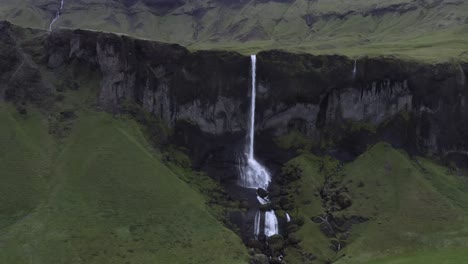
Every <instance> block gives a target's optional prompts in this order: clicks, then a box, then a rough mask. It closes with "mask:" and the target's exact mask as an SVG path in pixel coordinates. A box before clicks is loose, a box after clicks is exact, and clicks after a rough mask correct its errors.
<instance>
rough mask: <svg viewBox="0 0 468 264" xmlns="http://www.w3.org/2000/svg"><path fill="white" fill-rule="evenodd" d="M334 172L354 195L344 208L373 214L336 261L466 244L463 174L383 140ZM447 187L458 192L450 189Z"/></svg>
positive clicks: (467, 184)
mask: <svg viewBox="0 0 468 264" xmlns="http://www.w3.org/2000/svg"><path fill="white" fill-rule="evenodd" d="M338 177H341V181H342V182H343V183H345V184H346V187H347V188H348V189H349V192H350V194H351V196H352V200H353V205H352V206H351V207H350V208H348V209H347V210H346V211H345V213H347V214H351V215H353V214H355V215H363V216H366V217H369V218H370V219H371V220H370V221H369V222H368V223H366V224H363V225H360V226H358V227H357V228H356V229H355V231H354V232H353V233H354V235H353V236H352V237H351V244H350V246H349V247H347V248H346V249H345V251H344V252H343V253H346V256H344V257H343V258H342V259H341V260H340V261H338V262H337V263H365V261H372V260H373V259H377V258H379V259H380V258H383V257H388V259H391V258H392V256H394V255H401V254H404V253H407V254H408V253H410V252H419V251H434V252H437V251H439V250H442V251H443V250H446V249H447V248H449V249H456V248H463V247H466V245H468V229H467V228H466V224H467V220H468V218H467V214H468V210H467V208H466V206H460V205H461V204H466V203H467V202H468V200H467V197H466V195H464V193H467V192H468V179H467V178H466V177H460V176H457V175H455V174H452V173H450V172H448V171H447V170H446V168H444V167H442V166H439V165H436V164H434V163H433V162H431V161H428V160H422V161H421V162H419V163H417V162H416V161H415V160H413V159H411V158H410V157H409V156H408V155H407V154H406V153H404V152H401V151H398V150H395V149H393V148H391V146H389V145H387V144H383V143H380V144H377V145H376V146H374V147H372V148H371V149H369V151H367V152H366V153H364V154H363V155H361V156H360V157H359V158H358V159H357V160H355V161H354V162H352V163H351V164H347V165H345V167H344V170H343V173H342V175H340V176H338ZM444 179H445V180H447V181H444ZM361 182H362V183H364V186H360V185H359V183H361ZM448 189H450V190H456V191H457V193H456V194H455V195H451V194H450V191H447V190H448ZM457 194H459V195H457ZM456 252H458V251H456ZM441 254H442V253H441ZM389 263H392V262H389ZM397 263H398V262H397ZM429 263H438V262H435V261H434V262H429ZM451 263H457V262H451Z"/></svg>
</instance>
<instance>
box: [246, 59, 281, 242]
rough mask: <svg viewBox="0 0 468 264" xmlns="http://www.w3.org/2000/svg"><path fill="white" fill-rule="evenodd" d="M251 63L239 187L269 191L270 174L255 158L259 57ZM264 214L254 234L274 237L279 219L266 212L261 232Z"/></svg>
mask: <svg viewBox="0 0 468 264" xmlns="http://www.w3.org/2000/svg"><path fill="white" fill-rule="evenodd" d="M250 58H251V63H252V72H251V75H252V89H251V96H250V124H249V134H248V141H247V144H248V146H247V153H246V155H245V156H246V157H245V159H246V160H247V162H244V163H245V164H244V165H241V166H240V169H239V172H240V182H239V185H241V186H242V187H245V188H252V189H258V188H262V189H265V190H266V189H268V185H269V183H270V181H271V176H270V173H269V172H268V171H267V169H266V168H265V167H264V166H263V165H262V164H260V163H259V162H258V161H257V160H256V159H255V156H254V144H255V97H256V83H255V82H256V70H257V69H256V64H257V57H256V56H255V55H251V56H250ZM257 200H258V202H259V203H260V204H267V203H269V202H270V201H269V199H268V197H267V198H262V197H259V196H257ZM261 216H262V213H261V212H260V211H257V213H256V215H255V220H254V234H255V235H259V234H261V233H263V234H265V235H266V236H272V235H274V234H278V219H277V218H276V215H275V212H274V211H273V210H270V211H267V212H265V217H264V221H265V222H264V225H263V227H264V229H263V232H261V220H262V217H261Z"/></svg>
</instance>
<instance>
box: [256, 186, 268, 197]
mask: <svg viewBox="0 0 468 264" xmlns="http://www.w3.org/2000/svg"><path fill="white" fill-rule="evenodd" d="M257 195H258V196H260V197H261V198H266V197H268V192H267V191H266V190H265V189H263V188H258V189H257Z"/></svg>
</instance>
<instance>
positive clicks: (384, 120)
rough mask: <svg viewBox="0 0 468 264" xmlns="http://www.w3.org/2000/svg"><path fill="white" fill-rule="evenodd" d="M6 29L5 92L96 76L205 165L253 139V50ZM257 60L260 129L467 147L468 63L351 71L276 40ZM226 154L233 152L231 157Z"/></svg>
mask: <svg viewBox="0 0 468 264" xmlns="http://www.w3.org/2000/svg"><path fill="white" fill-rule="evenodd" d="M0 31H1V32H0V33H1V34H0V36H1V38H0V58H1V60H2V61H3V62H4V63H2V65H3V66H1V68H0V79H1V86H0V99H1V100H8V101H15V102H16V103H17V104H22V103H27V102H33V103H38V104H39V103H44V102H45V104H48V102H49V103H50V100H52V99H50V98H53V96H55V95H57V94H60V91H61V90H63V89H84V87H81V86H82V85H83V84H82V83H78V82H77V81H76V80H77V79H79V78H82V76H93V77H92V78H94V79H95V80H94V81H95V82H96V83H98V85H97V88H96V91H95V92H96V98H95V100H96V104H97V106H98V107H100V108H102V109H104V110H106V111H109V112H112V113H119V112H122V111H124V110H125V107H126V106H128V104H129V103H131V104H136V105H137V106H138V107H141V108H142V109H143V110H144V111H145V112H148V113H151V114H152V115H153V116H154V117H156V118H158V119H160V120H162V121H163V122H164V123H165V124H166V125H167V126H168V127H169V128H172V129H174V133H173V137H174V138H178V139H183V140H178V141H179V142H183V143H182V144H183V145H185V147H188V149H189V150H190V152H191V153H192V154H193V157H194V159H195V160H196V164H198V165H199V166H203V164H204V162H206V160H207V159H209V157H210V156H213V155H210V153H211V154H212V153H213V151H221V152H223V149H221V150H220V147H221V146H223V147H226V148H228V149H229V148H231V147H232V148H236V146H237V145H239V142H242V141H243V140H244V136H245V130H246V126H247V116H248V114H247V113H248V107H249V100H248V96H249V89H250V87H249V85H250V76H249V75H250V59H249V58H248V57H247V56H243V55H240V54H238V53H235V52H227V51H196V52H190V51H188V50H187V49H185V48H183V47H181V46H179V45H175V44H166V43H160V42H152V41H146V40H140V39H134V38H131V37H128V36H121V35H115V34H109V33H100V32H93V31H85V30H57V31H54V32H52V33H46V32H43V31H39V30H31V29H23V28H19V27H16V26H12V25H11V24H9V23H7V22H2V23H1V24H0ZM257 58H258V67H257V71H258V72H257V78H258V100H257V111H256V115H257V116H256V120H257V121H256V123H257V127H256V131H257V133H261V134H262V135H265V137H267V138H270V139H271V140H274V139H275V138H277V137H280V136H284V135H287V134H288V133H290V132H291V131H299V132H300V133H302V134H304V135H305V136H306V137H307V138H308V140H310V141H312V142H314V143H315V144H316V146H319V145H320V144H321V145H322V146H326V147H327V148H335V149H344V150H346V151H347V152H352V155H355V154H359V153H358V152H359V151H360V148H363V147H364V146H365V145H366V144H369V143H372V142H375V141H378V140H387V141H390V142H391V143H393V144H395V145H398V146H399V147H403V148H406V149H408V150H411V151H418V152H422V153H425V154H434V155H441V156H445V155H458V154H461V155H465V154H464V153H466V151H467V149H466V147H467V143H468V142H467V137H466V136H465V135H466V134H467V132H468V125H466V123H467V122H466V120H468V116H467V115H468V111H467V110H468V109H467V105H466V102H465V100H466V99H465V98H466V93H467V92H468V87H467V85H468V84H467V83H466V81H465V80H466V77H467V76H466V75H467V72H468V64H467V63H462V62H460V63H456V62H454V63H443V64H425V63H421V62H415V61H405V60H399V59H395V58H392V57H366V58H362V59H359V60H358V61H357V62H356V66H357V67H356V72H355V73H353V68H354V60H351V59H349V58H347V57H343V56H325V55H320V56H315V55H311V54H298V53H288V52H284V51H279V50H272V51H263V52H260V53H259V54H258V56H257ZM48 100H49V101H48ZM264 140H268V139H264ZM350 141H352V142H353V143H354V144H353V145H355V146H353V147H352V149H350V148H349V144H347V142H350ZM324 142H328V143H330V142H332V145H324ZM356 146H357V147H356ZM229 152H232V151H229ZM259 152H260V153H261V152H267V150H266V149H263V150H262V147H261V146H260V147H259ZM226 155H227V156H223V155H221V156H223V158H222V159H224V161H225V162H234V161H233V157H228V156H229V155H228V154H226ZM265 156H266V157H267V156H268V154H265ZM224 161H223V162H224Z"/></svg>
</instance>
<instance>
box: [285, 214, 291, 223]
mask: <svg viewBox="0 0 468 264" xmlns="http://www.w3.org/2000/svg"><path fill="white" fill-rule="evenodd" d="M285 214H286V222H288V223H289V222H291V217H290V216H289V214H288V213H285Z"/></svg>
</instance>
